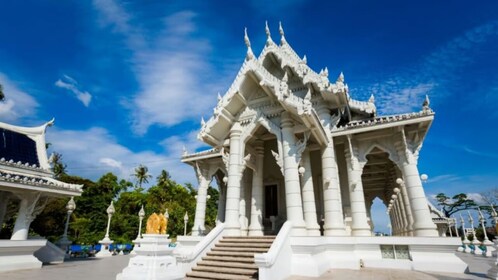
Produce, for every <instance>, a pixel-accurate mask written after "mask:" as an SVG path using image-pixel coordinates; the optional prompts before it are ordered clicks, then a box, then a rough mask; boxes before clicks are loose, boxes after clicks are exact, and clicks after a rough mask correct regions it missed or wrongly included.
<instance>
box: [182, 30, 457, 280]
mask: <svg viewBox="0 0 498 280" xmlns="http://www.w3.org/2000/svg"><path fill="white" fill-rule="evenodd" d="M266 34H267V41H266V45H265V47H264V49H263V51H262V52H261V54H260V55H259V56H258V57H256V56H255V55H254V53H253V51H252V49H251V44H250V41H249V38H248V36H247V33H246V34H245V42H246V45H247V55H246V58H245V61H244V63H243V64H242V67H241V68H240V70H239V72H238V74H237V77H236V78H235V80H234V81H233V83H232V85H231V86H230V88H229V89H228V91H227V92H226V94H225V95H224V96H218V104H217V106H216V108H214V113H213V116H212V117H211V118H210V119H209V120H208V121H204V120H202V121H201V125H202V127H201V130H200V133H199V135H198V137H199V139H201V140H202V141H203V142H205V143H207V144H209V145H210V146H212V147H213V149H211V150H207V151H202V152H198V153H194V154H188V153H186V152H185V154H184V155H183V157H182V162H185V163H187V164H190V165H192V166H193V167H194V169H195V172H196V174H197V177H198V181H199V188H198V196H197V208H196V215H195V222H194V228H193V232H192V235H198V236H201V235H204V234H205V225H204V223H205V210H206V199H207V188H208V185H209V184H210V182H211V181H212V179H213V178H214V179H215V180H216V182H217V184H218V186H219V190H220V199H219V202H218V203H219V204H218V205H219V206H218V220H219V222H220V223H219V226H218V227H223V230H217V231H216V232H218V233H219V234H220V235H223V236H262V235H268V234H277V233H278V235H277V238H276V241H275V242H274V243H273V245H272V247H271V248H270V251H269V252H268V253H267V254H259V255H258V254H256V256H255V260H256V264H257V265H258V267H259V277H260V278H263V279H281V278H284V277H285V276H286V275H289V274H296V275H307V276H318V275H320V274H321V273H323V272H325V271H326V270H327V269H330V268H359V267H360V266H371V267H398V268H406V269H418V270H439V271H452V272H457V271H458V272H463V270H464V269H465V267H466V266H465V264H464V263H463V262H461V261H460V260H459V259H458V258H456V257H455V256H454V254H453V251H454V250H455V249H456V247H457V246H458V245H459V244H460V242H459V240H457V239H450V238H439V237H438V231H437V227H436V225H435V223H434V222H433V220H432V218H431V212H430V209H429V206H428V202H427V199H426V195H425V192H424V188H423V186H422V182H421V179H420V174H419V170H418V166H417V163H418V158H419V152H420V149H421V147H422V144H423V141H424V139H425V137H426V134H427V132H428V130H429V128H430V126H431V123H432V121H433V119H434V112H433V111H432V110H431V109H430V107H429V100H428V98H426V100H425V101H424V102H423V106H421V110H420V111H418V112H412V113H406V114H400V115H391V116H379V115H377V111H376V107H375V100H374V96H373V95H372V96H371V97H370V99H369V100H367V101H359V100H355V99H353V98H352V97H351V95H350V92H349V90H348V86H347V84H346V83H345V79H344V75H343V74H342V73H341V74H339V76H338V78H337V79H336V80H335V81H330V80H329V71H328V69H327V68H325V69H322V70H320V71H319V72H315V71H314V70H313V69H311V68H310V67H309V66H308V65H307V63H306V56H304V57H303V58H301V57H300V56H299V55H298V54H296V52H295V51H294V50H293V49H292V48H291V46H290V45H289V43H288V42H287V41H286V38H285V35H284V31H283V29H282V27H281V26H280V35H281V40H280V44H279V45H277V44H276V43H274V42H273V40H272V38H271V36H270V31H269V29H268V27H266ZM421 103H422V100H421ZM398 178H399V179H398ZM375 198H379V199H381V200H382V201H383V202H384V204H385V205H386V207H388V210H389V215H390V219H391V225H392V228H393V234H394V235H396V236H399V238H395V237H371V236H372V235H373V234H372V231H373V223H372V219H371V215H370V208H371V206H372V203H373V200H374V199H375ZM286 222H287V224H288V226H282V225H284V223H286ZM280 228H282V229H280ZM284 229H286V230H285V231H284ZM279 230H280V231H279ZM210 235H211V234H210ZM210 235H208V237H206V238H212V241H211V243H209V242H206V241H204V243H203V244H204V245H205V244H211V245H210V246H211V247H212V246H214V243H215V242H216V240H217V238H219V237H216V236H214V234H213V236H210ZM414 237H417V238H414ZM383 246H384V247H383ZM386 246H387V247H386ZM427 248H430V250H429V251H431V250H433V251H434V252H438V253H436V254H434V255H430V254H428V253H427V250H428V249H427ZM449 248H450V249H449ZM394 251H396V252H398V255H401V254H403V255H406V259H404V260H399V261H398V260H391V259H389V256H388V255H389V254H390V252H393V256H394V254H395V253H394ZM282 252H287V253H286V254H283V253H282ZM443 252H444V253H445V254H446V255H444V254H443ZM438 254H440V255H438ZM194 255H195V254H194ZM386 256H387V257H386ZM441 256H444V257H443V258H442V259H441V258H440V257H441ZM198 257H199V256H197V260H199V258H198ZM193 259H194V258H192V261H193ZM190 267H191V266H188V268H187V269H186V271H188V269H189V268H190ZM284 267H285V268H286V269H284ZM284 270H286V271H284Z"/></svg>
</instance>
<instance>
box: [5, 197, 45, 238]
mask: <svg viewBox="0 0 498 280" xmlns="http://www.w3.org/2000/svg"><path fill="white" fill-rule="evenodd" d="M18 196H19V198H20V199H21V201H20V202H19V212H18V214H17V219H16V223H15V225H14V230H13V231H12V236H11V237H10V240H26V239H28V232H29V226H30V225H31V222H32V221H33V220H34V219H35V217H36V215H37V214H38V213H35V207H36V204H37V203H38V199H39V195H36V194H28V193H25V194H20V195H18ZM37 210H38V211H36V212H41V209H37Z"/></svg>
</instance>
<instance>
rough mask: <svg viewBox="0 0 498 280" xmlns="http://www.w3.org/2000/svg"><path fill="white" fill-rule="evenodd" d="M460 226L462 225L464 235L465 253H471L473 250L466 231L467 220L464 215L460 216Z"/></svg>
mask: <svg viewBox="0 0 498 280" xmlns="http://www.w3.org/2000/svg"><path fill="white" fill-rule="evenodd" d="M460 224H461V225H462V232H463V233H462V234H463V247H464V248H463V249H464V252H465V253H470V252H471V249H470V246H469V245H470V241H469V239H468V238H467V232H466V231H465V220H464V219H463V216H462V214H460Z"/></svg>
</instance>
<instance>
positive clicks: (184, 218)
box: [183, 211, 188, 236]
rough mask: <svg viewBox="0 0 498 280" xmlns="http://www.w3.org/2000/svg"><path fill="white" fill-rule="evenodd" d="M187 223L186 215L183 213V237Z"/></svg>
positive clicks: (185, 234)
mask: <svg viewBox="0 0 498 280" xmlns="http://www.w3.org/2000/svg"><path fill="white" fill-rule="evenodd" d="M187 223H188V214H187V211H185V216H183V236H187Z"/></svg>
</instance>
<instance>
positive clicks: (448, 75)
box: [352, 21, 498, 114]
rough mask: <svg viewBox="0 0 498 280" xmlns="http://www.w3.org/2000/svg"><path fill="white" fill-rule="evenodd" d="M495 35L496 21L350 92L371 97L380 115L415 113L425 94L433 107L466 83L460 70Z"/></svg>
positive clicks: (496, 33) (497, 24) (464, 34)
mask: <svg viewBox="0 0 498 280" xmlns="http://www.w3.org/2000/svg"><path fill="white" fill-rule="evenodd" d="M497 35H498V21H492V22H489V23H487V24H484V25H481V26H478V27H475V28H473V29H470V30H469V31H467V32H465V33H463V34H461V35H460V36H458V37H455V38H454V39H452V40H450V41H449V42H447V43H446V44H444V45H442V46H441V47H439V48H437V49H435V50H434V51H433V52H432V53H430V54H429V55H428V56H426V57H425V58H423V59H422V61H421V62H420V63H419V64H418V65H415V66H414V67H412V68H408V69H400V71H399V72H398V73H393V74H392V75H391V77H389V78H387V79H386V78H384V77H383V78H382V80H379V81H377V82H374V83H372V84H370V85H366V86H360V87H356V88H352V91H353V92H358V93H359V94H361V95H363V96H362V97H363V98H368V96H369V95H370V94H371V93H374V94H375V98H376V100H377V101H378V102H377V105H378V106H377V107H378V109H379V112H381V113H384V114H392V113H401V112H407V111H413V110H415V111H418V110H420V108H421V104H422V101H423V98H424V96H425V95H426V94H427V95H429V96H430V97H431V101H434V102H433V104H432V105H434V103H437V102H439V100H441V99H443V98H444V97H447V96H449V95H450V94H452V93H453V92H454V90H453V89H455V88H457V87H459V86H461V85H462V83H464V84H466V83H467V81H466V80H465V78H466V76H465V75H463V74H462V73H461V72H462V70H463V69H464V68H465V67H467V66H468V65H470V64H472V63H473V62H474V60H475V57H476V56H477V55H479V52H478V51H476V50H477V49H478V48H479V47H480V46H481V45H483V44H486V43H487V42H488V40H489V39H490V38H492V37H496V36H497ZM486 83H488V81H487V80H486ZM481 101H482V100H481ZM484 102H485V101H484Z"/></svg>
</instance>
